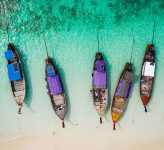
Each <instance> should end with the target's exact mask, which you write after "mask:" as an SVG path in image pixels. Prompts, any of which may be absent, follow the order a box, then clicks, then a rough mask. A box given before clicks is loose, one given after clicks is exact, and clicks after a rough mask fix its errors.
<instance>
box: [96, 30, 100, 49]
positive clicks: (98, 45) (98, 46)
mask: <svg viewBox="0 0 164 150" xmlns="http://www.w3.org/2000/svg"><path fill="white" fill-rule="evenodd" d="M97 50H98V52H99V51H100V42H99V29H97Z"/></svg>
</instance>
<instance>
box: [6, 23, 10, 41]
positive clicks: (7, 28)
mask: <svg viewBox="0 0 164 150" xmlns="http://www.w3.org/2000/svg"><path fill="white" fill-rule="evenodd" d="M6 30H7V39H8V43H10V41H9V23H7V27H6Z"/></svg>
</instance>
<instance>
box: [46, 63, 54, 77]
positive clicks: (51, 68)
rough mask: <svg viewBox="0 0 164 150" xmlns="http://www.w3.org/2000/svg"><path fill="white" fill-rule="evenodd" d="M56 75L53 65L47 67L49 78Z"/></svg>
mask: <svg viewBox="0 0 164 150" xmlns="http://www.w3.org/2000/svg"><path fill="white" fill-rule="evenodd" d="M54 75H55V70H54V67H53V66H52V65H50V66H48V67H47V76H48V77H52V76H54Z"/></svg>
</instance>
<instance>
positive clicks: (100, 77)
mask: <svg viewBox="0 0 164 150" xmlns="http://www.w3.org/2000/svg"><path fill="white" fill-rule="evenodd" d="M93 87H94V88H106V73H105V72H98V71H94V72H93Z"/></svg>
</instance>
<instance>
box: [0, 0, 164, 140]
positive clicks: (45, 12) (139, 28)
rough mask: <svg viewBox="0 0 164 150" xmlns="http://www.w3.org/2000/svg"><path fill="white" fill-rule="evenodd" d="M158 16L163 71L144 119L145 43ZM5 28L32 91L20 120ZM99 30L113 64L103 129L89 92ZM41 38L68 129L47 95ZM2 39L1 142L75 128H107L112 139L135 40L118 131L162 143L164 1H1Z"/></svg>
mask: <svg viewBox="0 0 164 150" xmlns="http://www.w3.org/2000/svg"><path fill="white" fill-rule="evenodd" d="M154 18H155V23H156V27H155V37H154V44H155V48H156V55H157V69H156V79H155V86H154V92H153V96H152V99H151V102H150V103H149V105H148V108H149V113H147V114H145V113H144V108H143V106H142V103H141V100H140V96H139V76H140V70H141V64H142V59H143V56H144V53H145V49H146V45H147V44H148V43H151V40H152V31H153V22H154ZM7 23H8V24H9V26H10V30H9V39H10V41H11V42H13V43H14V44H15V45H16V47H17V48H18V51H19V53H20V57H21V59H22V62H23V67H24V71H25V76H26V83H27V93H26V99H25V103H24V107H23V110H22V112H23V114H22V115H18V114H17V111H18V110H17V106H16V104H15V102H14V99H13V97H12V93H11V89H10V85H9V82H8V77H7V69H6V61H5V57H4V51H5V50H6V48H7V43H8V40H7V31H6V24H7ZM97 28H98V29H99V34H100V51H101V52H102V53H103V55H104V58H105V60H106V61H107V67H108V68H107V69H108V85H109V105H108V108H107V111H106V114H105V116H104V118H103V124H102V125H100V124H99V117H98V114H97V112H96V111H95V108H94V106H93V103H92V96H91V93H90V89H91V72H92V66H93V61H94V57H95V53H96V52H97V40H96V31H97ZM43 33H44V34H45V38H46V41H47V46H48V51H49V55H50V56H51V57H53V59H54V60H55V62H56V64H57V66H58V68H59V71H60V74H61V77H62V80H63V83H64V88H65V91H66V94H67V103H68V109H67V115H66V121H65V125H66V128H65V129H62V127H61V122H60V120H59V119H58V118H57V116H56V115H55V113H54V111H53V109H52V106H51V103H50V100H49V96H48V95H47V94H46V93H47V89H46V82H45V80H44V68H45V64H44V60H45V57H46V52H45V46H44V42H43ZM0 35H1V36H0V87H1V88H0V139H1V140H6V139H11V138H13V137H19V136H26V135H30V136H31V135H37V134H40V133H42V132H56V133H57V132H60V133H62V132H63V134H64V132H71V131H72V130H75V129H76V130H78V132H80V131H89V130H94V129H97V130H100V129H101V130H106V132H109V133H110V134H112V119H111V116H110V102H111V99H112V97H113V94H114V91H115V88H116V85H117V81H118V78H119V76H120V73H121V71H122V69H123V67H124V65H125V63H126V62H127V61H129V59H130V52H131V48H132V40H133V38H134V40H135V43H134V51H133V57H132V63H133V65H134V68H135V84H134V87H133V90H132V93H131V96H130V99H129V104H128V107H127V110H126V112H125V114H124V116H123V117H122V119H121V120H120V121H119V124H118V125H117V127H116V128H117V130H118V132H119V131H120V132H121V131H123V130H124V131H126V132H130V134H132V135H138V132H139V131H141V132H145V133H146V134H147V135H151V136H158V137H164V132H161V131H163V130H164V101H163V97H164V92H163V89H164V84H163V82H164V78H163V74H164V1H163V0H158V1H155V0H113V1H110V0H104V1H101V0H88V1H87V0H53V1H51V0H36V1H32V0H1V1H0ZM103 126H104V127H103ZM95 131H96V130H95ZM130 134H129V136H130Z"/></svg>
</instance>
